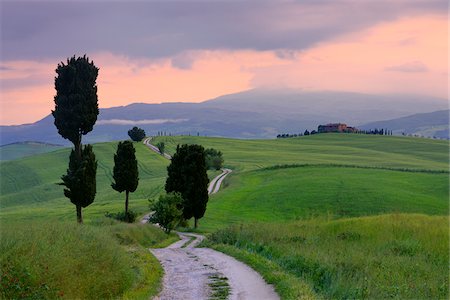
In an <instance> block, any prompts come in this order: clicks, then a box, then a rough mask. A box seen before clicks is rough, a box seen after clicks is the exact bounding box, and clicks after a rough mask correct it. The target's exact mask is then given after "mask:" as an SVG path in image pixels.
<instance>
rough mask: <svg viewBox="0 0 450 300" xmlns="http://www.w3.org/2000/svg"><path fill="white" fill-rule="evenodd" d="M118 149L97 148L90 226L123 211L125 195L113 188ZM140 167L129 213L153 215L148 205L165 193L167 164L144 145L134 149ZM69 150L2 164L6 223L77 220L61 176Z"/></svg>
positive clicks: (113, 146)
mask: <svg viewBox="0 0 450 300" xmlns="http://www.w3.org/2000/svg"><path fill="white" fill-rule="evenodd" d="M116 148H117V143H100V144H95V145H94V152H95V155H96V158H97V160H98V168H97V195H96V198H95V201H94V203H93V204H91V205H90V206H89V207H88V208H86V209H85V210H84V216H85V219H86V221H87V222H90V221H92V220H93V219H95V218H97V217H101V216H103V215H104V214H105V212H107V211H109V212H119V211H121V210H123V209H124V208H123V207H124V199H125V196H124V194H120V193H118V192H116V191H114V190H113V189H112V188H111V182H112V168H113V164H114V160H113V156H114V153H115V151H116ZM135 148H136V156H137V159H138V162H139V163H138V166H139V178H140V180H139V186H138V188H137V190H136V192H134V193H132V194H130V208H131V209H132V210H134V211H137V212H139V213H143V212H146V211H147V210H148V199H150V198H153V197H155V196H157V195H158V194H159V193H160V192H161V191H162V189H163V185H164V181H165V176H166V166H167V165H168V162H167V160H166V159H164V158H162V157H161V156H159V155H157V154H154V153H152V152H151V151H149V150H148V149H147V148H146V147H145V146H144V145H143V144H141V143H135ZM69 153H70V149H61V150H57V151H54V152H51V153H45V154H40V155H35V156H32V157H26V158H22V159H17V160H13V161H7V162H1V163H0V167H1V170H2V176H1V177H0V180H1V190H2V194H1V197H0V206H1V212H0V215H1V217H2V218H7V219H12V218H14V219H16V218H30V217H32V218H49V217H53V218H58V219H65V220H72V219H73V218H74V211H75V208H74V206H73V205H72V204H71V203H70V201H69V200H68V199H67V198H65V197H64V195H63V187H61V186H59V185H57V183H59V182H61V179H60V178H61V175H63V174H64V173H65V172H66V169H67V164H68V158H69Z"/></svg>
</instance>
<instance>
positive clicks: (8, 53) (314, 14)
mask: <svg viewBox="0 0 450 300" xmlns="http://www.w3.org/2000/svg"><path fill="white" fill-rule="evenodd" d="M0 5H1V7H0V9H1V52H0V56H1V64H0V83H1V120H0V124H1V125H11V124H22V123H31V122H34V121H37V120H38V119H41V118H43V117H45V116H46V115H48V114H49V113H50V110H51V109H52V108H53V107H54V103H53V97H54V95H55V89H54V77H55V69H56V66H57V64H58V63H59V62H60V61H65V60H66V59H67V57H69V56H73V55H83V54H87V55H88V56H89V57H90V58H91V59H92V60H93V61H94V63H95V64H96V65H97V66H98V67H99V68H100V72H99V78H98V95H99V104H100V107H111V106H118V105H126V104H129V103H132V102H146V103H160V102H173V101H180V102H185V101H189V102H200V101H204V100H207V99H211V98H214V97H217V96H220V95H224V94H230V93H235V92H239V91H243V90H248V89H253V88H277V89H280V88H295V89H303V90H308V91H309V90H313V91H314V90H317V91H321V90H336V91H350V92H363V93H373V94H381V93H383V94H387V93H396V94H397V93H406V94H415V95H424V96H433V97H440V98H443V99H446V98H447V97H448V90H447V86H448V80H449V73H448V58H447V56H448V1H446V0H442V1H434V0H423V1H422V0H384V1H383V0H381V1H378V0H342V1H339V0H338V1H331V0H316V1H314V0H304V1H302V0H298V1H295V0H280V1H275V0H274V1H259V0H258V1H256V0H255V1H251V0H249V1H234V0H232V1H213V0H212V1H189V0H184V1H181V0H180V1H114V2H112V1H94V2H91V1H70V2H69V1H59V2H56V1H47V2H44V1H31V2H27V1H2V2H1V4H0Z"/></svg>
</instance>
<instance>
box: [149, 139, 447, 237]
mask: <svg viewBox="0 0 450 300" xmlns="http://www.w3.org/2000/svg"><path fill="white" fill-rule="evenodd" d="M156 141H164V142H165V143H166V149H167V151H168V152H169V153H171V151H174V149H175V147H176V145H177V144H182V143H200V144H202V145H204V146H205V147H207V148H209V147H213V148H215V149H218V150H221V151H222V152H223V153H224V158H225V166H226V167H228V168H231V169H233V170H234V172H233V173H232V174H231V175H230V176H229V177H228V178H227V179H226V180H225V186H226V188H225V189H224V190H223V191H222V192H221V193H218V194H217V195H214V196H212V198H211V201H210V202H209V204H208V211H207V213H206V215H205V217H204V219H203V220H201V224H202V225H201V226H202V228H204V229H206V230H215V229H217V228H221V227H223V226H226V225H228V224H230V223H237V222H244V221H245V222H249V221H272V222H273V221H282V220H295V219H298V218H300V219H302V218H305V217H306V218H308V217H311V216H317V215H326V214H329V215H331V216H334V217H353V216H364V215H373V214H383V213H393V212H407V213H426V214H437V215H447V214H448V192H449V190H448V178H449V177H448V176H449V175H448V151H447V149H448V142H445V141H436V140H426V139H418V138H406V137H393V136H365V135H351V134H350V135H347V134H322V135H315V136H307V137H301V138H294V139H282V140H231V139H222V138H197V137H159V138H157V139H156Z"/></svg>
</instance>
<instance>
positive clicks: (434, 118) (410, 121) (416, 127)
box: [359, 110, 450, 139]
mask: <svg viewBox="0 0 450 300" xmlns="http://www.w3.org/2000/svg"><path fill="white" fill-rule="evenodd" d="M449 114H450V111H449V110H440V111H435V112H431V113H421V114H414V115H412V116H407V117H402V118H397V119H391V120H386V121H378V122H372V123H368V124H364V125H361V126H359V128H360V129H373V128H389V129H391V130H392V131H393V133H394V134H402V133H405V134H407V135H418V136H426V137H437V138H443V139H448V138H449Z"/></svg>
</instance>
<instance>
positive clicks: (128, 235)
mask: <svg viewBox="0 0 450 300" xmlns="http://www.w3.org/2000/svg"><path fill="white" fill-rule="evenodd" d="M107 222H109V224H108V223H107ZM3 225H4V224H3ZM99 225H101V226H99ZM1 236H2V238H1V240H0V265H1V271H0V272H1V280H0V284H1V285H2V288H1V289H0V291H1V292H0V293H1V298H4V299H17V298H27V299H56V298H66V299H74V298H77V299H101V298H118V297H124V298H130V299H131V298H132V299H136V298H142V299H143V298H146V299H148V298H149V297H150V296H151V295H155V294H157V292H158V291H159V289H160V284H161V278H162V268H161V266H160V265H159V263H158V261H157V260H156V258H154V257H153V256H152V255H151V254H150V252H149V251H148V250H147V249H146V248H145V247H147V246H149V245H157V244H158V243H161V242H165V241H166V240H167V239H171V240H173V238H174V237H173V236H167V235H166V234H164V233H163V232H162V231H161V230H159V229H158V228H155V227H153V226H150V225H141V224H119V223H116V222H111V221H106V222H101V224H95V225H84V226H80V225H77V224H75V223H74V222H70V223H69V222H55V221H53V222H43V221H41V220H34V221H29V222H26V223H17V222H16V223H14V222H9V223H8V224H7V226H2V228H1Z"/></svg>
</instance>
